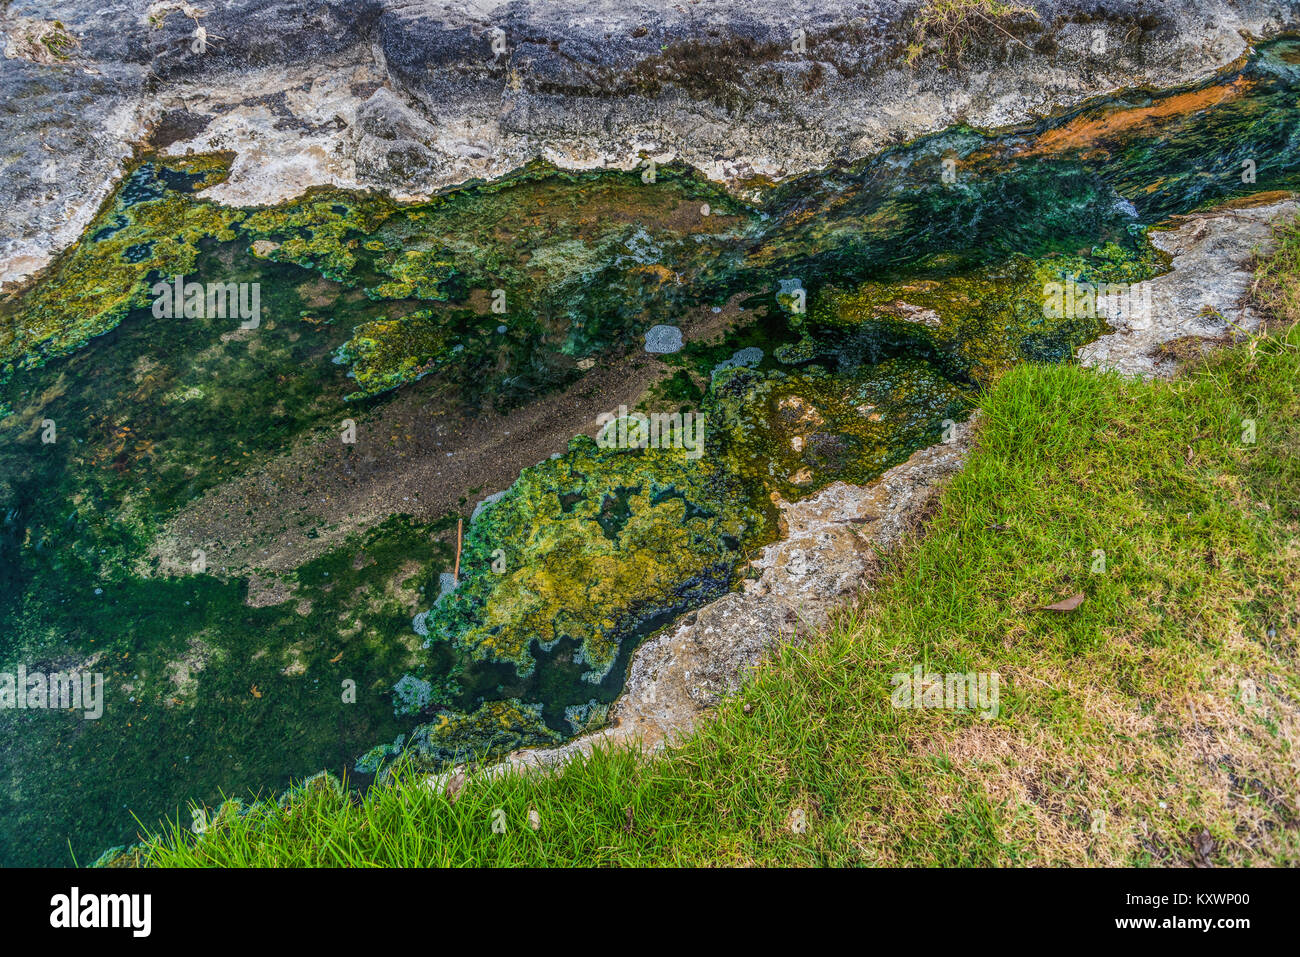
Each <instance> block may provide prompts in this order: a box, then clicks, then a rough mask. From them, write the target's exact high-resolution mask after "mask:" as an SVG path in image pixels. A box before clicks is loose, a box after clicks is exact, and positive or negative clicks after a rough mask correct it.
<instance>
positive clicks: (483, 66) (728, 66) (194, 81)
mask: <svg viewBox="0 0 1300 957" xmlns="http://www.w3.org/2000/svg"><path fill="white" fill-rule="evenodd" d="M919 2H920V0H788V2H781V3H772V2H766V0H759V2H755V0H716V2H712V3H710V4H708V5H707V6H704V7H701V6H698V5H694V4H690V5H688V4H681V5H669V6H664V5H662V4H657V3H648V2H641V0H546V2H542V0H515V2H509V3H506V2H499V0H478V2H475V3H472V4H468V3H467V4H447V3H443V2H434V0H229V2H226V3H222V4H207V5H204V4H196V5H194V6H189V5H188V4H187V3H184V2H181V0H118V2H116V3H114V4H111V5H109V4H105V3H103V2H102V0H59V2H54V0H10V2H9V3H7V4H3V5H0V43H2V44H3V47H4V50H5V53H6V56H5V58H4V59H3V60H0V94H3V102H4V108H3V111H2V112H0V132H3V134H4V142H5V144H6V149H5V150H4V151H3V154H0V283H5V284H8V283H11V282H15V281H20V280H22V279H24V278H25V277H29V276H31V275H32V274H34V273H35V272H37V271H38V270H39V269H40V268H42V267H43V266H44V265H45V264H47V263H48V262H49V260H50V259H51V257H52V256H53V255H54V254H55V253H57V252H58V251H59V250H61V249H63V248H65V247H66V246H68V245H69V244H70V243H72V242H74V241H75V240H76V239H77V237H78V236H79V235H80V234H81V232H82V230H84V228H85V226H86V224H87V223H88V222H89V221H90V219H91V218H92V217H93V215H94V213H95V211H96V209H97V208H98V207H99V205H100V203H101V202H102V201H103V199H104V198H105V196H106V195H107V193H108V191H109V190H110V188H111V186H112V184H113V183H114V181H115V180H116V178H117V177H118V176H119V175H120V174H121V171H122V169H123V165H124V163H125V162H126V161H127V160H128V159H129V157H130V156H131V154H132V151H133V149H134V147H136V146H137V145H139V144H152V145H155V146H160V147H162V148H165V149H167V150H169V151H173V152H185V151H187V150H191V149H192V150H196V151H197V150H212V149H231V150H234V151H235V152H236V153H237V154H238V157H237V159H236V162H235V166H234V168H233V169H232V173H231V177H230V179H229V180H228V181H227V182H226V183H224V184H221V185H219V186H217V187H213V188H212V189H210V190H209V191H208V194H207V195H208V196H209V197H210V198H212V199H214V200H216V201H219V202H230V203H249V204H255V203H270V202H277V201H280V200H283V199H286V198H289V197H291V196H294V195H297V194H298V193H301V192H302V191H303V190H305V189H307V188H308V187H310V186H313V185H320V184H334V185H338V186H344V187H361V188H375V189H380V190H387V191H389V192H391V193H393V194H394V195H396V196H397V197H399V198H404V199H405V198H416V197H421V196H427V195H430V194H431V193H433V192H434V191H436V190H438V189H441V188H444V187H446V186H450V185H453V184H455V183H459V182H463V181H465V180H466V179H470V178H474V177H492V176H497V175H501V174H502V173H505V172H507V171H509V170H510V169H513V168H516V167H518V166H520V165H522V164H523V163H525V162H527V161H528V160H530V159H532V158H534V157H538V156H541V157H544V158H546V159H549V160H551V161H552V162H555V163H557V164H559V165H561V166H567V167H572V168H588V167H593V166H613V167H620V168H632V167H634V166H636V165H638V164H639V163H641V162H643V157H644V156H650V157H653V158H655V159H656V160H658V161H667V160H669V159H673V158H679V159H682V160H685V161H686V162H689V163H691V164H693V165H695V166H697V167H699V168H700V169H701V170H702V171H703V172H704V173H705V174H706V175H708V176H710V177H712V178H714V179H716V180H718V181H721V182H726V183H739V182H740V181H742V180H744V179H745V178H747V177H749V176H752V175H756V174H761V175H765V176H768V177H770V178H781V177H784V176H789V175H793V174H795V173H799V172H803V171H806V170H808V169H812V168H817V167H821V166H824V165H826V164H828V163H830V162H833V161H835V160H838V159H851V158H856V157H859V156H862V155H866V154H868V153H871V152H873V151H875V150H878V149H880V148H882V147H884V146H887V145H890V144H892V143H895V142H898V141H900V140H902V139H905V138H909V137H912V136H916V135H918V134H921V133H924V132H928V131H932V130H936V129H940V128H943V127H946V126H948V125H951V124H952V123H954V122H957V121H963V122H967V123H970V124H972V125H977V126H985V127H989V126H1001V125H1006V124H1010V123H1013V122H1019V121H1022V120H1024V119H1026V118H1029V117H1031V116H1034V115H1041V114H1044V113H1047V112H1050V111H1052V110H1056V109H1062V108H1066V107H1069V106H1072V105H1074V104H1077V103H1078V102H1080V101H1081V100H1083V99H1084V98H1086V97H1088V96H1090V95H1094V94H1097V93H1100V92H1105V91H1107V90H1110V89H1113V88H1115V87H1119V86H1130V85H1133V84H1141V83H1145V84H1148V85H1151V86H1169V85H1172V84H1175V83H1179V82H1185V81H1189V80H1192V79H1194V78H1197V77H1200V76H1204V75H1206V74H1207V73H1209V72H1210V71H1212V70H1213V69H1215V68H1217V67H1220V66H1222V65H1224V64H1226V63H1229V62H1231V61H1232V60H1233V59H1235V58H1236V57H1237V56H1239V55H1240V54H1241V53H1242V52H1243V51H1244V49H1245V42H1246V41H1245V40H1244V39H1243V37H1244V36H1247V35H1253V36H1270V35H1274V34H1276V33H1278V32H1281V31H1283V30H1285V29H1288V28H1291V29H1294V28H1297V27H1300V5H1297V4H1295V3H1290V2H1281V0H1240V2H1230V0H1189V2H1186V3H1182V4H1178V5H1168V4H1162V3H1155V2H1147V0H1109V2H1106V3H1104V4H1102V3H1100V2H1097V0H1035V2H1033V3H1032V5H1033V6H1034V8H1035V9H1036V10H1037V11H1038V13H1039V15H1040V17H1039V21H1038V22H1037V23H1036V24H1035V23H1032V22H1030V21H1029V20H1027V19H1026V20H1024V21H1023V22H1017V23H1016V24H1013V27H1014V29H1013V32H1014V33H1015V34H1016V39H1011V38H1008V37H1006V36H1004V35H1002V34H999V33H997V32H996V31H990V32H989V35H988V36H987V37H982V38H981V40H980V42H979V43H977V44H975V45H973V47H972V49H971V50H970V52H969V53H968V54H967V57H966V62H965V64H964V65H963V67H962V68H960V69H948V70H938V69H934V68H933V65H932V62H931V63H930V64H929V65H927V64H926V62H925V61H923V62H922V66H921V67H918V68H912V67H909V66H906V65H905V64H904V63H903V62H902V59H901V56H902V52H903V47H904V46H905V44H906V42H907V40H908V39H909V36H910V34H911V30H910V26H909V24H910V18H911V16H912V14H913V12H914V11H915V9H916V8H917V6H918V4H919ZM55 19H58V20H60V21H62V22H63V23H64V24H65V25H66V29H67V32H68V33H69V34H70V35H71V36H72V37H74V38H75V40H76V43H77V44H78V45H77V46H76V47H75V48H74V49H72V50H70V51H69V53H68V56H67V59H66V61H59V62H47V61H50V60H51V59H52V58H51V57H46V56H43V55H42V54H41V53H40V48H39V47H34V46H33V45H32V43H31V42H28V39H29V37H30V34H31V31H32V30H34V29H37V28H39V27H40V25H41V24H47V23H49V22H52V21H53V20H55ZM200 27H201V28H202V29H203V30H204V31H206V36H207V39H206V42H204V43H202V44H199V43H198V36H197V33H198V30H199V29H200ZM796 30H804V31H805V32H806V37H807V47H806V50H805V51H803V52H796V51H795V50H794V49H793V47H794V43H793V38H794V35H795V31H796ZM1095 30H1104V31H1105V32H1106V36H1107V50H1106V53H1105V54H1104V55H1097V54H1094V53H1093V52H1092V41H1093V33H1094V31H1095ZM494 31H501V32H500V33H499V34H494ZM494 35H498V36H501V37H502V38H503V42H504V45H505V46H504V50H500V51H498V50H494V49H493V36H494ZM381 90H382V91H383V92H382V93H379V92H378V91H381Z"/></svg>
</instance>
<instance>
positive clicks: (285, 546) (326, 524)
mask: <svg viewBox="0 0 1300 957" xmlns="http://www.w3.org/2000/svg"><path fill="white" fill-rule="evenodd" d="M737 315H738V312H737V311H735V310H734V303H733V304H729V306H728V307H727V308H724V310H723V311H722V312H721V313H719V314H715V313H713V312H711V310H708V309H700V310H692V312H691V313H690V314H689V315H686V316H683V317H682V320H681V322H680V325H681V328H682V330H683V333H684V335H685V336H686V338H687V339H688V340H697V341H706V340H709V339H713V338H714V337H716V336H717V335H718V334H719V333H720V332H722V331H723V328H722V327H723V326H724V324H725V323H726V321H727V320H729V319H734V318H736V316H737ZM674 371H675V369H674V367H672V366H670V365H668V364H666V363H664V362H663V361H661V360H660V359H658V358H656V357H655V356H652V355H649V354H647V353H644V352H642V351H641V350H640V349H639V348H633V349H632V350H631V351H629V352H628V353H626V354H624V355H622V356H610V357H605V358H601V359H599V360H598V361H597V363H596V365H595V366H594V367H593V368H592V369H591V370H590V371H588V372H586V373H585V374H584V375H583V376H582V377H581V378H580V379H578V380H577V381H575V382H573V383H572V384H571V385H569V386H568V387H566V388H564V389H563V390H561V391H559V392H557V393H554V394H552V395H548V396H545V397H543V398H541V399H538V400H536V401H533V402H530V403H528V405H526V406H523V407H520V408H516V409H512V410H510V411H509V412H507V413H504V414H501V413H496V412H492V411H488V410H479V411H475V410H472V409H468V408H465V407H464V406H463V405H462V404H461V403H459V402H458V400H457V397H456V395H455V394H454V392H453V390H452V389H451V388H450V387H449V386H448V385H447V384H446V383H442V382H439V381H437V380H436V379H434V378H432V377H430V378H427V379H424V380H421V381H419V382H415V383H411V384H409V385H407V386H405V387H403V388H402V389H401V390H399V391H398V392H397V393H396V395H395V396H394V397H393V399H392V400H391V401H390V402H388V403H387V404H384V405H382V406H379V407H378V408H376V409H375V410H374V411H373V412H371V413H370V414H369V415H365V414H362V413H358V414H356V415H354V418H355V419H356V442H355V444H344V443H343V442H341V441H340V438H339V434H338V432H337V431H335V430H334V429H330V430H329V431H328V432H326V433H325V434H324V435H322V434H320V433H319V432H318V433H316V434H314V435H311V436H305V437H303V438H302V439H300V440H299V441H298V442H296V443H295V445H294V446H293V447H292V448H290V449H288V450H286V451H285V452H284V453H283V454H282V455H280V456H278V457H277V458H275V459H272V460H271V461H270V462H268V463H267V464H266V465H265V467H264V468H262V469H259V470H258V471H257V472H256V473H254V474H249V475H241V476H238V477H237V478H235V479H232V480H231V481H229V482H226V483H223V484H222V485H219V486H217V487H215V488H213V489H210V490H209V491H208V492H206V493H205V494H204V495H202V496H201V497H199V498H197V499H195V500H194V501H192V502H190V503H189V504H188V505H186V506H185V507H184V508H182V509H181V510H180V511H179V512H178V513H177V514H176V515H175V516H173V518H172V519H171V520H170V521H169V522H168V524H167V526H166V527H165V528H164V530H163V532H162V533H161V534H160V535H159V536H158V538H157V539H156V540H155V541H154V543H153V545H152V547H151V549H150V557H151V558H156V559H157V560H158V562H159V565H160V567H161V569H162V570H163V571H172V570H179V569H182V568H184V567H188V563H189V558H188V556H189V555H190V552H191V551H192V550H193V549H194V548H198V547H202V548H203V549H204V550H205V551H206V552H207V555H208V569H209V572H210V573H212V574H216V575H219V576H225V575H239V574H247V573H249V572H252V571H262V572H284V571H289V570H291V569H293V568H296V567H297V566H298V565H300V564H302V563H303V562H305V561H309V560H311V559H312V558H315V557H317V556H319V555H321V554H324V553H325V552H326V551H328V550H330V549H332V548H335V547H337V546H338V545H339V544H340V543H341V542H342V541H343V540H344V539H345V538H346V537H347V535H349V534H351V533H353V532H359V531H363V530H365V529H367V528H369V527H371V526H373V525H374V524H377V523H378V522H381V521H383V520H384V519H385V518H386V517H388V516H389V515H393V514H406V515H410V516H412V517H413V518H415V519H416V520H418V521H424V522H431V521H435V520H437V519H439V518H442V517H444V516H446V515H447V514H449V513H462V514H468V511H469V509H471V508H472V507H473V506H474V504H476V502H477V501H478V500H479V499H481V498H483V497H485V496H486V495H488V494H490V493H493V492H496V491H499V490H501V489H505V488H509V487H510V486H511V485H512V484H513V483H514V481H515V480H516V479H517V478H518V476H519V473H520V471H521V470H522V469H524V468H527V467H528V466H531V465H535V464H537V463H538V462H540V461H542V460H543V459H545V458H547V457H548V456H550V455H552V454H554V453H558V452H563V451H564V450H565V449H566V448H568V443H569V440H570V439H571V438H572V437H573V436H574V435H577V434H580V433H581V434H586V435H591V436H594V435H595V434H596V418H597V416H599V415H600V414H601V413H602V412H607V411H610V410H613V409H617V408H618V407H619V406H620V405H626V406H628V407H629V408H632V407H635V406H636V405H637V403H638V402H640V401H642V399H643V398H644V397H645V396H646V394H647V392H648V391H649V390H650V389H651V388H652V387H653V386H654V385H655V384H656V383H657V382H659V381H660V380H662V379H664V378H666V377H667V376H668V375H671V374H672V373H673V372H674ZM346 414H347V413H346V410H345V411H344V412H342V413H340V415H346ZM308 533H312V535H311V536H309V534H308ZM445 537H446V538H447V539H448V542H447V543H448V544H449V545H452V546H454V543H455V531H454V529H452V530H450V531H448V532H447V533H445Z"/></svg>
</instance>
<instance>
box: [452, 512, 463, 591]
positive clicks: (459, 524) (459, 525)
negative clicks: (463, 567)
mask: <svg viewBox="0 0 1300 957" xmlns="http://www.w3.org/2000/svg"><path fill="white" fill-rule="evenodd" d="M464 528H465V520H464V519H463V518H458V519H456V568H455V569H454V570H453V571H452V573H451V580H452V583H453V584H456V585H459V584H460V542H461V533H462V531H463V530H464Z"/></svg>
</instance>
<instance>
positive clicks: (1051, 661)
mask: <svg viewBox="0 0 1300 957" xmlns="http://www.w3.org/2000/svg"><path fill="white" fill-rule="evenodd" d="M1298 277H1300V229H1296V230H1293V231H1292V232H1291V234H1290V235H1289V237H1288V238H1287V239H1286V240H1285V242H1284V243H1283V245H1282V247H1281V249H1280V250H1279V252H1278V254H1277V255H1276V256H1275V257H1274V258H1273V259H1272V260H1271V261H1270V262H1269V263H1267V264H1265V265H1264V266H1263V267H1261V271H1260V284H1259V292H1258V294H1259V296H1260V298H1261V299H1262V300H1263V301H1264V302H1265V303H1266V305H1267V307H1268V308H1269V309H1270V310H1271V311H1272V313H1273V315H1274V316H1275V319H1276V322H1275V323H1274V328H1273V331H1272V332H1271V333H1269V334H1267V335H1263V336H1260V337H1256V338H1254V339H1252V340H1251V341H1249V342H1247V343H1245V344H1243V345H1238V346H1234V347H1231V348H1225V349H1223V350H1220V351H1218V352H1216V353H1214V354H1212V355H1211V356H1210V357H1208V358H1207V359H1204V360H1201V361H1198V362H1197V363H1196V364H1195V365H1194V366H1193V367H1191V368H1188V369H1186V370H1184V372H1183V374H1182V375H1181V376H1180V377H1178V378H1177V379H1175V380H1173V381H1168V382H1156V383H1142V382H1135V381H1131V380H1126V379H1123V378H1121V377H1119V376H1115V375H1107V374H1099V373H1097V372H1094V371H1090V370H1082V369H1078V368H1075V367H1072V366H1039V365H1031V364H1023V365H1020V366H1018V367H1016V368H1014V369H1013V370H1011V371H1010V372H1009V373H1007V374H1006V375H1005V376H1004V377H1003V378H1002V379H1001V380H1000V381H999V382H998V384H997V385H996V386H995V387H994V388H993V389H991V390H990V391H989V392H988V393H987V395H986V396H985V397H984V400H983V402H982V408H983V416H982V421H981V425H980V429H979V433H978V439H977V448H976V450H975V451H974V453H973V454H972V456H971V458H970V461H969V464H968V466H967V467H966V469H965V470H964V471H963V472H962V473H961V474H960V475H959V476H958V477H957V478H956V479H954V481H953V482H952V483H951V485H950V486H949V487H948V489H947V490H946V491H945V493H944V495H943V497H942V502H941V506H940V508H939V510H938V512H937V514H936V515H934V516H933V518H932V519H931V521H930V524H929V527H928V531H927V533H926V535H925V537H924V538H923V539H921V540H918V541H915V542H912V543H910V544H908V545H907V546H906V547H903V548H900V549H899V550H897V551H896V552H895V553H894V554H893V555H892V556H890V557H889V558H887V559H886V560H885V562H884V564H883V569H882V572H881V575H880V577H879V578H878V579H877V580H876V582H875V583H874V586H873V588H872V590H870V591H867V592H865V593H864V594H863V596H862V597H861V599H860V601H859V602H858V603H857V604H856V605H855V606H854V607H852V608H849V609H846V610H845V612H844V613H843V614H842V615H841V616H840V618H839V619H838V620H837V621H836V622H835V623H834V624H833V626H832V627H830V628H829V629H828V630H827V631H826V633H824V634H822V635H820V636H816V637H814V638H811V639H809V640H807V641H806V642H804V643H803V644H801V645H800V646H798V647H786V648H783V649H782V650H780V651H779V652H778V653H776V654H775V655H774V656H773V658H772V660H771V662H770V663H769V664H768V665H767V666H765V667H764V668H763V669H762V670H760V671H758V672H756V673H755V674H754V675H753V677H752V679H751V680H750V681H749V682H748V683H747V685H746V687H745V688H744V690H743V691H742V693H741V694H739V695H738V696H737V697H735V698H734V699H731V700H728V701H727V702H725V703H724V704H723V706H722V707H720V708H719V709H718V711H717V713H716V716H715V717H714V718H713V719H712V720H711V721H709V722H708V723H707V724H706V725H705V726H703V727H702V728H700V729H699V730H698V732H697V733H696V734H695V735H694V736H693V737H692V738H691V739H690V740H688V741H685V742H683V743H682V744H681V746H680V747H677V748H674V749H673V750H672V751H671V752H670V753H669V755H668V756H667V757H664V758H661V759H656V760H643V759H641V758H640V757H638V756H637V755H635V754H633V753H631V752H628V751H612V752H598V753H596V754H595V755H593V756H591V757H590V758H587V759H583V760H579V761H576V762H574V763H572V764H569V765H567V766H566V767H564V768H563V769H562V770H560V771H559V772H556V773H553V774H532V775H508V776H502V777H498V778H495V779H491V780H488V779H483V780H478V779H471V780H470V781H469V782H468V783H467V784H466V785H465V786H464V787H463V788H461V789H460V790H459V791H458V792H457V794H456V795H455V800H448V798H446V797H445V796H443V795H440V794H435V793H433V792H431V791H429V790H428V789H427V788H424V787H422V786H420V784H419V782H418V781H417V780H412V781H410V782H409V783H408V785H407V786H406V787H403V788H400V789H398V788H383V789H372V790H371V791H370V793H369V794H368V795H367V796H366V798H365V799H364V800H363V801H361V802H359V803H358V802H357V801H355V800H353V799H352V798H350V797H349V796H347V795H345V794H343V793H341V792H339V791H338V790H336V789H334V788H332V787H330V786H328V784H321V785H320V786H315V787H308V788H305V789H304V790H303V791H302V792H300V794H299V796H298V797H297V798H296V799H295V800H292V801H288V802H285V806H283V807H278V806H275V805H270V806H266V807H260V808H258V809H255V810H254V811H252V812H250V813H248V814H246V815H244V816H242V817H234V816H232V818H231V820H230V821H228V822H227V823H224V824H220V825H218V826H217V827H215V828H213V829H211V830H210V831H209V832H208V833H207V835H206V836H205V837H204V838H203V839H202V840H200V841H195V840H193V839H192V838H191V837H190V836H189V834H188V832H185V831H180V832H177V833H173V834H172V835H168V836H164V837H163V838H160V839H159V840H158V841H156V842H154V843H153V844H152V845H150V846H149V847H147V848H146V849H144V850H142V851H139V852H137V853H136V854H135V855H133V859H134V860H135V861H136V862H140V863H151V864H156V865H245V864H248V865H344V864H351V865H370V864H377V865H388V864H391V865H456V864H472V865H480V864H488V865H494V864H496V865H502V864H505V865H510V864H528V865H569V864H583V865H590V864H701V865H716V864H882V865H1029V864H1072V865H1083V864H1136V865H1143V864H1205V863H1213V864H1216V865H1231V864H1292V865H1294V864H1297V863H1300V813H1298V811H1297V783H1296V782H1297V779H1300V756H1298V755H1297V750H1296V742H1297V740H1298V737H1300V668H1297V634H1298V633H1300V597H1298V596H1300V326H1297V325H1296V321H1297V320H1298V319H1300V295H1298V294H1297V290H1300V279H1298ZM1251 423H1253V435H1252V426H1251ZM1252 439H1253V441H1251V440H1252ZM1077 594H1082V595H1083V596H1084V598H1083V601H1082V603H1081V604H1079V605H1078V606H1077V607H1076V608H1074V609H1073V610H1071V611H1059V612H1054V611H1045V610H1040V609H1041V608H1042V606H1045V605H1048V604H1051V603H1054V602H1057V601H1059V600H1060V599H1064V598H1068V597H1070V596H1074V595H1077ZM917 665H920V666H922V671H923V672H926V673H930V672H934V673H941V674H942V673H948V672H963V673H964V672H976V673H994V672H996V674H997V675H998V679H999V701H998V715H997V717H996V718H994V719H992V720H985V719H984V718H982V717H981V716H980V715H979V714H978V713H975V712H973V711H966V712H962V711H956V710H948V709H943V708H937V709H930V708H921V709H915V708H896V707H893V706H891V692H892V690H893V689H892V687H891V676H892V675H895V674H897V673H910V672H912V670H913V668H914V667H915V666H917ZM531 811H535V812H536V817H537V820H538V822H539V824H540V826H539V827H538V828H537V829H534V828H533V827H530V825H529V814H530V812H531ZM494 822H496V823H497V826H496V827H495V828H494ZM185 823H186V824H188V822H185ZM502 824H504V832H503V833H498V832H499V831H501V830H502V827H501V825H502Z"/></svg>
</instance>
